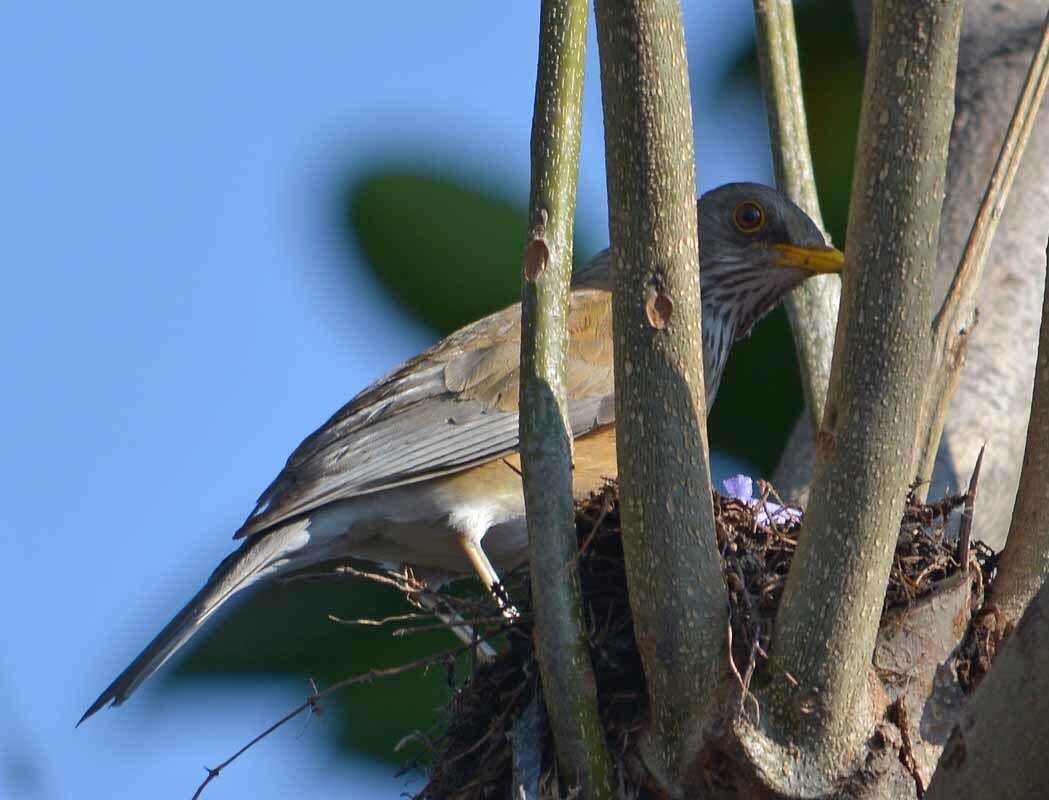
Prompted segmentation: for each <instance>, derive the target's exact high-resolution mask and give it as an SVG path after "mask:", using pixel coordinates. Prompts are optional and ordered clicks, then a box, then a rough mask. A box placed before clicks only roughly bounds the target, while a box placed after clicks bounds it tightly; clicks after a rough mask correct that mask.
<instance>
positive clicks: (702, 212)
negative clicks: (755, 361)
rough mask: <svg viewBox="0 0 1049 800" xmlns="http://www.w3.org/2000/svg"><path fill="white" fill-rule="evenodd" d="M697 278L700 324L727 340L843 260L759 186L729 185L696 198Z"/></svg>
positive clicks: (797, 212)
mask: <svg viewBox="0 0 1049 800" xmlns="http://www.w3.org/2000/svg"><path fill="white" fill-rule="evenodd" d="M698 213H699V263H700V268H699V276H700V285H701V288H702V297H703V316H704V327H706V326H707V324H708V317H713V318H712V319H709V323H715V322H716V323H718V325H719V327H721V326H724V327H722V328H721V329H722V330H726V331H729V332H731V335H730V336H729V337H727V338H728V340H729V342H731V341H732V340H733V339H739V338H741V337H743V336H746V335H747V334H748V333H749V332H750V329H751V327H752V326H753V325H754V323H755V322H757V321H758V320H759V319H761V318H762V317H763V316H764V315H765V314H767V313H768V312H769V311H771V310H772V309H773V308H774V307H775V306H776V305H777V304H778V303H779V302H780V301H781V300H782V299H783V297H784V295H786V294H787V292H789V291H790V290H791V289H793V288H794V287H795V286H797V285H798V284H800V283H801V282H802V281H804V280H805V279H806V278H809V277H811V276H812V275H818V274H821V273H829V272H841V269H842V266H843V265H844V263H845V257H844V256H843V255H842V253H841V251H840V250H836V249H835V248H833V247H830V246H829V245H828V244H827V241H826V239H825V238H824V236H823V233H822V232H821V231H820V229H819V227H817V225H816V223H814V222H813V221H812V220H811V219H809V217H808V215H807V214H806V213H805V212H804V211H802V210H801V209H800V208H798V207H797V206H796V205H794V203H792V202H791V201H790V200H788V199H787V198H786V197H785V196H784V195H783V194H781V193H780V192H778V191H776V190H775V189H772V188H770V187H768V186H762V185H761V184H759V183H728V184H725V185H724V186H719V187H718V188H717V189H713V190H711V191H709V192H707V193H706V194H705V195H703V196H702V197H701V198H700V199H699V211H698Z"/></svg>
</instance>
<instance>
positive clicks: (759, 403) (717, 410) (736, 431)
mask: <svg viewBox="0 0 1049 800" xmlns="http://www.w3.org/2000/svg"><path fill="white" fill-rule="evenodd" d="M803 408H804V399H803V397H802V394H801V381H800V379H799V378H798V362H797V357H796V356H795V353H794V343H793V341H792V340H791V338H790V323H788V322H787V313H786V312H785V311H784V310H783V309H782V308H778V309H776V310H775V311H773V312H772V313H771V314H769V315H768V317H766V318H765V319H763V320H762V321H761V322H759V323H758V324H757V325H756V326H755V327H754V332H753V333H752V334H751V335H750V336H749V337H747V338H746V339H743V340H742V341H739V342H736V344H735V346H734V347H733V348H732V355H731V356H730V357H729V360H728V363H727V364H726V365H725V374H724V377H722V379H721V387H720V388H719V389H718V398H717V402H715V403H714V408H713V409H711V412H710V417H709V418H708V420H707V433H708V436H709V438H710V449H711V450H717V451H720V452H722V453H728V454H731V455H733V456H736V457H738V458H743V459H746V460H748V461H750V462H751V463H753V464H754V465H755V466H756V467H757V468H758V471H759V474H760V475H766V476H767V475H771V473H772V470H773V469H775V466H776V462H777V461H778V459H779V454H780V452H782V450H783V445H784V443H785V442H786V440H787V436H788V435H789V434H790V430H791V428H792V427H793V425H794V422H795V421H796V420H797V418H798V415H799V414H801V411H802V409H803ZM715 488H717V487H715Z"/></svg>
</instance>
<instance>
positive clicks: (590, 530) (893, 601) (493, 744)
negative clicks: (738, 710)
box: [418, 484, 989, 800]
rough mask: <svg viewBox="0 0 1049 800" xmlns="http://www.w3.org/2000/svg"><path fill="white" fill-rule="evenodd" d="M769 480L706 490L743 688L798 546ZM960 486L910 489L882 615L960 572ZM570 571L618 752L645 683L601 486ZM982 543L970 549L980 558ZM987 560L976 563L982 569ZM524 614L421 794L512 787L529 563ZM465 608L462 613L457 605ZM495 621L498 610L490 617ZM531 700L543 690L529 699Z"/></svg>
mask: <svg viewBox="0 0 1049 800" xmlns="http://www.w3.org/2000/svg"><path fill="white" fill-rule="evenodd" d="M769 492H770V490H769V488H768V486H767V485H763V494H762V498H761V500H760V501H759V502H758V503H756V504H748V503H746V502H743V501H740V500H737V499H734V498H731V497H722V496H720V495H718V494H716V493H715V495H714V513H715V522H716V526H717V540H718V548H719V550H720V552H721V557H722V566H723V575H724V578H725V582H726V586H727V588H728V590H729V591H728V594H729V600H730V607H731V630H732V660H733V667H734V670H735V671H736V674H737V678H738V679H739V680H740V681H741V683H742V684H743V685H744V686H749V681H750V677H751V676H752V675H753V674H754V673H755V672H756V671H757V670H758V669H760V667H761V665H762V663H763V662H764V660H765V658H766V653H767V651H768V645H769V637H770V635H771V632H772V627H773V622H774V620H775V614H776V609H777V607H778V605H779V601H780V597H781V596H782V593H783V587H784V585H785V583H786V578H787V571H788V569H789V568H790V562H791V559H792V558H793V555H794V551H795V549H796V547H797V541H798V534H799V532H800V529H801V524H800V523H799V522H798V521H797V517H798V516H800V515H776V514H771V515H770V514H767V513H765V514H763V513H761V512H762V511H763V510H767V506H766V502H767V498H768V496H769ZM964 500H965V496H964V495H959V496H953V497H948V498H946V499H944V500H943V501H941V502H938V503H933V504H924V503H920V502H918V501H917V500H916V498H915V496H914V494H913V492H912V493H911V494H910V495H909V496H908V499H907V504H906V509H905V512H904V515H903V519H902V522H901V526H900V537H899V540H898V543H897V546H896V553H895V558H894V559H893V565H892V573H891V577H890V582H889V588H888V591H887V594H886V599H885V606H884V609H883V614H884V613H885V612H887V611H889V610H891V609H894V608H899V607H905V606H907V605H909V604H911V603H913V602H914V601H915V600H917V599H919V598H921V597H923V596H924V595H926V594H928V593H929V592H931V591H932V590H933V589H934V588H935V587H936V585H937V584H938V583H939V582H940V581H942V580H943V579H945V578H947V577H949V576H950V575H952V574H954V573H955V572H957V571H958V570H959V568H960V567H959V563H958V559H957V555H956V547H957V545H956V543H955V541H954V538H953V537H951V536H950V534H949V533H948V532H947V531H946V523H947V519H948V517H949V516H950V514H951V513H952V512H953V511H954V510H955V509H957V508H958V507H959V506H961V505H962V504H963V503H964ZM576 531H577V535H578V538H579V555H578V570H579V577H580V580H581V584H582V589H583V595H584V598H585V603H584V605H585V608H586V614H587V625H588V630H589V631H590V647H591V651H592V658H593V664H594V673H595V678H596V681H597V695H598V705H599V712H600V715H601V720H602V723H603V725H604V729H605V732H606V736H607V741H608V743H609V746H610V748H611V749H612V751H613V753H614V754H615V755H616V756H617V757H618V758H620V759H622V758H623V757H624V756H625V755H626V753H627V752H628V751H629V749H630V747H631V744H632V740H633V737H634V736H635V735H636V733H637V732H638V731H639V730H640V728H641V726H642V725H643V723H644V720H645V717H646V712H647V708H646V704H647V700H646V697H647V693H646V691H645V678H644V673H643V670H642V666H641V659H640V656H639V654H638V651H637V646H636V643H635V640H634V630H633V623H632V619H631V613H630V605H629V600H628V592H627V584H626V575H625V572H624V565H623V548H622V541H621V539H620V523H619V502H618V497H617V494H616V488H615V486H614V485H612V484H610V485H608V486H607V487H605V489H604V490H603V491H601V492H599V493H597V494H595V495H594V496H592V497H591V498H590V499H589V500H588V501H587V502H586V503H584V504H582V505H581V506H580V507H579V508H577V513H576ZM988 554H989V551H987V550H986V549H984V550H981V549H979V548H977V550H976V556H977V561H978V563H982V562H986V561H987V559H988V557H989V555H988ZM988 572H989V570H984V574H985V575H986V574H988ZM506 583H507V587H508V590H509V593H510V596H511V597H512V599H513V601H514V603H515V605H516V606H517V608H518V609H519V610H520V611H521V612H522V613H521V617H520V618H519V619H518V620H517V621H516V622H515V623H514V624H512V625H509V626H507V625H505V624H503V625H502V630H503V632H504V633H505V636H506V639H507V644H508V646H506V647H505V648H503V650H502V651H501V652H500V654H499V656H498V658H497V659H496V660H495V661H494V662H492V663H490V664H486V665H484V666H481V667H479V668H477V669H476V670H475V671H474V673H473V675H472V676H471V678H470V679H469V680H468V681H467V682H466V683H465V685H464V686H462V687H461V688H459V689H458V690H457V691H456V692H455V693H454V696H453V699H452V702H451V705H450V708H449V716H448V721H447V725H446V728H445V730H444V732H443V734H442V735H441V736H440V738H439V739H438V740H437V741H436V742H434V744H435V746H436V750H435V757H434V761H433V763H432V764H431V765H430V780H429V782H428V784H427V785H426V787H425V788H424V789H423V790H422V792H421V793H420V794H419V795H418V798H419V800H438V798H439V799H440V800H448V798H455V799H456V800H460V799H462V800H467V798H469V799H470V800H474V799H475V798H476V799H477V800H481V799H482V798H505V797H510V796H512V795H511V784H512V780H513V777H512V776H513V763H512V762H513V747H512V744H511V735H512V733H513V730H514V725H515V723H516V722H517V721H518V720H519V719H522V717H523V715H525V714H526V710H528V709H529V708H530V707H532V708H535V705H534V704H535V703H537V702H540V701H541V698H540V687H539V677H538V676H539V668H538V665H537V663H536V661H535V654H534V652H533V648H532V635H531V621H530V616H529V613H528V612H529V602H528V584H527V571H526V570H521V571H519V572H518V573H516V574H514V575H511V576H509V577H508V578H507V581H506ZM464 616H465V615H464ZM492 622H493V623H495V626H496V627H498V626H499V624H500V623H501V620H498V619H493V620H492ZM537 698H540V699H539V700H537ZM542 731H543V732H542V740H543V743H542V751H543V752H542V763H543V765H544V767H545V768H546V770H547V771H546V772H545V773H544V781H548V782H553V781H556V775H555V774H554V773H553V770H554V769H555V767H554V766H553V765H554V764H555V759H554V758H553V742H552V738H551V735H550V731H549V728H548V727H547V726H546V724H545V717H544V718H543V727H542Z"/></svg>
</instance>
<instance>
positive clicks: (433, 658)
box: [193, 645, 472, 800]
mask: <svg viewBox="0 0 1049 800" xmlns="http://www.w3.org/2000/svg"><path fill="white" fill-rule="evenodd" d="M471 647H472V645H462V646H461V647H457V648H455V649H454V650H446V651H444V652H442V653H438V654H436V655H430V656H426V657H424V658H419V659H416V660H415V661H411V662H409V663H407V664H400V665H398V666H396V667H387V668H386V669H370V670H368V671H367V672H364V673H361V674H360V675H354V676H352V677H350V678H345V679H344V680H341V681H338V682H337V683H333V684H332V685H331V686H329V687H327V688H326V689H321V690H320V691H314V693H313V694H311V695H310V696H309V697H307V698H306V699H305V700H304V701H303V702H302V703H301V704H300V705H298V706H296V707H295V708H293V709H292V710H291V711H289V712H288V713H287V714H285V715H284V716H283V717H281V718H280V719H279V720H277V721H276V722H274V723H273V724H272V725H270V726H269V727H268V728H266V730H264V731H263V732H262V733H260V734H259V735H258V736H256V737H255V738H254V739H252V740H251V741H250V742H248V743H247V744H246V745H244V746H243V747H242V748H240V749H239V750H238V751H237V752H236V753H234V754H233V755H231V756H230V757H229V758H227V759H226V760H225V761H223V762H222V763H221V764H219V765H218V766H217V767H204V769H205V770H207V773H208V777H206V778H205V779H204V781H203V782H202V783H201V784H200V786H198V787H197V791H195V792H194V793H193V800H198V799H199V798H200V796H201V795H202V794H203V792H204V789H205V788H207V785H208V784H209V783H211V782H212V781H213V780H215V778H217V777H218V776H219V774H220V773H221V772H222V770H224V769H225V768H226V767H228V766H229V765H230V764H232V763H233V762H234V761H236V760H237V759H238V758H240V757H241V756H242V755H244V753H246V752H247V751H248V750H250V749H251V748H252V747H254V746H255V745H256V744H258V743H259V742H261V741H262V740H263V739H265V738H266V737H267V736H269V735H270V734H271V733H273V732H274V731H275V730H277V729H278V728H280V727H282V726H283V725H285V724H287V723H288V722H290V721H291V720H293V719H295V717H297V716H299V714H301V713H302V712H303V711H306V710H307V709H308V710H310V711H311V712H317V711H319V710H320V701H321V699H323V698H325V697H327V696H328V695H330V694H334V693H335V692H337V691H339V690H340V689H345V688H346V687H348V686H354V685H356V684H360V683H371V682H372V681H374V680H376V679H378V678H388V677H391V676H393V675H400V674H401V673H403V672H410V671H411V670H413V669H419V668H420V667H427V666H430V665H431V664H436V663H438V662H441V661H445V660H447V659H448V658H454V657H455V656H457V655H459V654H460V653H464V652H466V651H467V650H469V649H471Z"/></svg>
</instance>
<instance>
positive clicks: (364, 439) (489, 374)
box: [236, 254, 614, 537]
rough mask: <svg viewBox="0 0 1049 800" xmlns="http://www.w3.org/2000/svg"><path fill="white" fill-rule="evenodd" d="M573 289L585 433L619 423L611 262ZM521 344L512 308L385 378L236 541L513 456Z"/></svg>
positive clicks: (333, 427) (296, 459) (571, 368)
mask: <svg viewBox="0 0 1049 800" xmlns="http://www.w3.org/2000/svg"><path fill="white" fill-rule="evenodd" d="M574 285H575V286H576V287H577V288H576V290H575V291H573V295H572V304H571V309H570V312H569V329H570V332H571V334H572V336H571V340H570V341H571V344H570V347H569V364H568V393H569V403H568V415H569V424H570V425H571V427H572V433H573V435H575V436H580V435H582V434H584V433H586V432H587V431H589V430H592V429H593V428H595V427H598V426H600V425H607V424H608V423H609V422H611V421H613V420H614V401H613V388H612V387H613V384H612V354H611V349H612V331H611V295H610V293H609V291H608V280H607V256H606V254H602V256H600V257H599V258H598V259H596V260H595V262H591V264H590V265H588V266H587V267H585V268H584V269H583V270H581V271H580V272H579V273H577V275H576V276H575V280H574ZM580 286H582V287H583V288H578V287H580ZM520 347H521V319H520V306H519V305H514V306H511V307H510V308H507V309H504V310H503V311H500V312H498V313H496V314H492V315H491V316H488V317H485V318H484V319H482V320H479V321H477V322H475V323H473V324H472V325H469V326H467V327H465V328H463V329H461V330H459V331H456V332H455V333H453V334H451V335H450V336H448V337H447V338H446V339H444V340H442V341H441V342H438V343H437V344H436V345H434V346H433V347H431V348H430V349H429V350H427V351H425V352H424V353H422V354H420V355H419V356H416V357H415V358H413V359H411V360H410V361H408V362H406V363H405V364H404V365H402V366H401V367H399V368H398V369H396V370H395V371H393V372H391V373H390V374H389V375H386V376H385V377H383V378H381V379H379V380H378V381H376V382H375V383H374V384H372V385H371V386H369V387H368V388H367V389H365V390H364V391H363V392H361V393H360V394H359V395H357V396H356V397H355V398H354V399H353V400H351V401H350V402H349V403H347V404H346V405H345V406H343V408H341V409H340V410H339V411H338V412H337V413H336V414H335V415H334V416H333V417H332V418H331V419H329V420H328V421H327V422H326V423H325V424H324V425H322V426H321V427H320V428H319V429H318V430H317V431H315V432H314V433H313V434H311V435H310V436H309V437H308V438H307V439H306V440H305V441H303V443H302V444H300V445H299V447H298V448H296V450H295V452H294V453H292V454H291V457H290V458H289V459H288V462H287V464H286V465H285V467H284V469H283V470H282V471H281V473H280V474H279V475H278V476H277V478H276V479H275V480H274V481H273V483H271V484H270V485H269V487H268V488H267V489H266V491H265V492H263V493H262V496H261V497H260V498H259V501H258V504H257V505H256V507H255V509H254V510H253V511H252V513H251V514H250V515H249V516H248V518H247V520H246V521H245V522H244V524H243V525H242V526H241V528H240V530H238V531H237V534H236V536H237V537H241V536H247V535H249V534H252V533H257V532H258V531H262V530H265V529H267V528H270V527H272V526H274V525H278V524H280V523H283V522H286V521H287V520H289V519H291V518H293V517H297V516H299V515H301V514H305V513H308V512H309V511H311V510H312V509H315V508H318V507H319V506H322V505H325V504H327V503H331V502H335V501H338V500H345V499H348V498H351V497H355V496H358V495H362V494H367V493H370V492H377V491H381V490H383V489H388V488H392V487H394V486H401V485H404V484H407V483H414V482H417V481H424V480H428V479H430V478H435V477H438V476H441V475H447V474H449V473H452V472H457V471H460V470H463V469H467V468H469V467H471V466H475V465H477V464H482V463H484V462H486V461H491V460H493V459H495V458H499V457H502V456H505V455H508V454H510V453H513V452H515V451H516V450H517V446H518V440H517V425H518V414H517V394H518V377H519V367H518V359H519V353H520Z"/></svg>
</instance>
